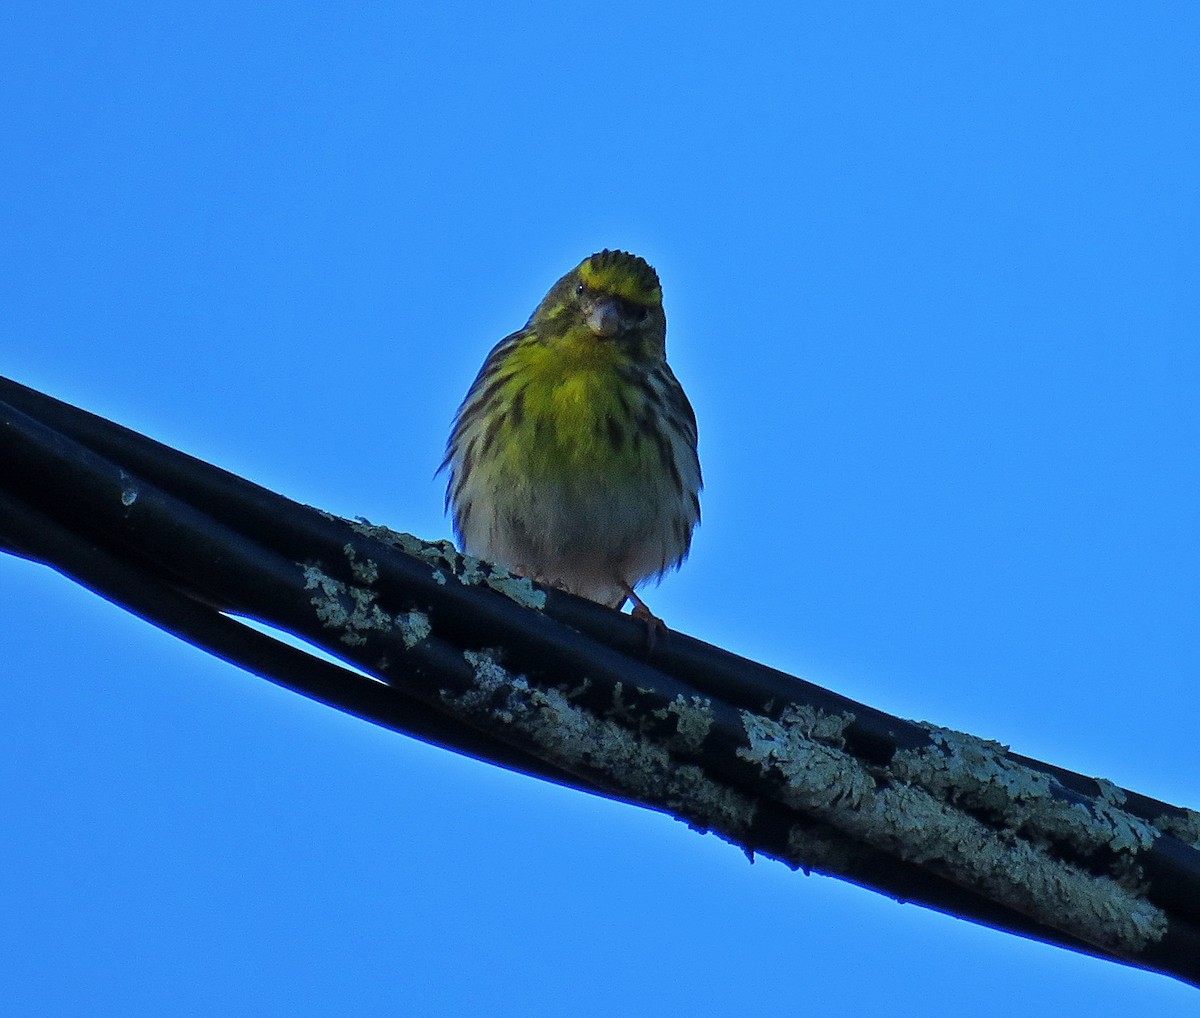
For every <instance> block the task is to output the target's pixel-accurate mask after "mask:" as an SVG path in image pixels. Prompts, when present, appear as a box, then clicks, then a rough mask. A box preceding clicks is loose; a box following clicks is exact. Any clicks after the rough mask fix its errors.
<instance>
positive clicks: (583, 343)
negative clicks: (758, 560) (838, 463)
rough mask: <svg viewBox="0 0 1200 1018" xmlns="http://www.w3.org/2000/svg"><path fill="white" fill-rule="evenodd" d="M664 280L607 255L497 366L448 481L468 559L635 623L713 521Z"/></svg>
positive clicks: (475, 389) (583, 270)
mask: <svg viewBox="0 0 1200 1018" xmlns="http://www.w3.org/2000/svg"><path fill="white" fill-rule="evenodd" d="M666 335H667V319H666V315H665V314H664V313H663V306H662V287H661V286H660V285H659V281H658V274H657V273H656V272H655V271H654V269H652V268H651V267H650V266H649V265H648V264H647V263H646V262H645V261H644V260H642V259H641V258H638V257H637V256H636V255H632V254H628V253H626V252H624V251H607V250H606V251H601V252H599V253H598V254H594V255H592V256H591V257H590V258H586V259H584V261H583V262H581V263H580V264H579V265H578V266H577V267H576V268H574V269H572V270H571V271H570V272H568V273H567V274H566V275H565V276H563V277H562V279H560V280H559V281H558V282H557V283H555V284H554V286H553V287H552V288H551V290H550V292H549V293H548V294H546V297H545V299H544V300H543V301H542V302H541V304H539V305H538V306H537V310H535V311H534V312H533V315H532V317H531V318H530V319H529V321H528V322H527V323H526V324H525V327H524V328H523V329H521V330H520V331H518V332H514V333H513V334H512V335H511V336H508V337H507V338H505V339H502V340H501V341H500V342H499V343H498V344H496V346H495V347H494V348H493V350H492V352H491V353H490V354H488V357H487V360H486V361H484V364H483V368H482V369H481V370H480V372H479V375H478V376H477V377H476V379H475V382H474V384H472V386H471V389H470V391H469V392H468V393H467V397H466V399H464V400H463V403H462V406H460V407H459V409H458V414H457V415H456V416H455V420H454V427H453V430H452V431H451V433H450V440H449V442H448V443H447V446H446V459H445V461H444V462H443V464H442V467H443V468H445V467H449V468H450V473H449V480H448V483H447V486H446V508H447V509H448V510H452V512H453V519H454V530H455V533H456V534H457V536H458V538H459V541H460V543H461V545H462V547H463V548H464V550H465V551H466V552H467V553H468V554H470V555H474V556H476V557H477V558H482V559H486V560H488V561H490V562H495V563H497V564H498V565H502V566H505V567H507V568H508V569H511V570H512V571H513V572H516V573H519V574H521V575H522V576H527V577H530V578H531V579H534V580H537V581H538V582H541V583H545V584H548V585H550V586H556V587H559V588H562V589H565V590H569V591H571V592H572V593H575V594H579V595H581V596H583V597H587V598H590V599H591V600H593V601H599V602H600V603H601V604H605V605H609V606H611V607H613V608H618V609H619V608H620V607H621V606H622V605H623V604H624V603H625V601H626V599H627V598H628V599H632V601H633V604H634V613H635V614H637V615H641V616H644V617H648V618H653V616H652V615H650V612H649V609H647V608H646V606H645V604H644V603H643V602H642V601H641V599H640V598H639V597H638V596H637V595H636V594H635V593H634V587H636V586H637V585H638V584H639V583H641V582H642V581H644V580H647V579H650V578H654V579H658V578H660V577H661V576H662V575H663V574H664V573H665V572H667V570H669V569H673V568H675V567H677V566H679V565H680V563H682V562H683V560H684V558H686V557H687V553H688V549H689V548H690V547H691V543H692V531H693V530H694V529H695V527H696V524H697V523H699V522H700V489H701V486H702V484H701V478H700V460H699V457H698V456H697V454H696V415H695V414H694V413H693V411H692V407H691V404H690V403H689V402H688V399H687V396H685V395H684V392H683V387H682V386H681V385H680V384H679V381H678V380H677V379H676V378H675V375H674V373H673V372H672V371H671V369H670V367H668V366H667V360H666Z"/></svg>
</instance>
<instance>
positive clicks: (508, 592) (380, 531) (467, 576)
mask: <svg viewBox="0 0 1200 1018" xmlns="http://www.w3.org/2000/svg"><path fill="white" fill-rule="evenodd" d="M350 525H351V526H352V527H353V528H354V529H355V530H356V531H357V532H358V533H360V534H362V535H363V536H364V537H369V538H372V539H373V540H376V541H382V542H383V543H385V544H388V545H391V546H392V547H393V548H398V549H399V550H400V551H403V552H405V553H406V554H409V555H412V556H414V557H416V558H419V559H421V560H422V561H423V562H425V563H426V564H428V565H429V566H430V567H431V568H432V570H433V578H434V580H435V581H436V582H437V583H442V584H444V583H446V581H447V575H449V576H453V577H455V578H456V579H457V580H458V581H459V582H460V583H462V584H465V585H467V586H472V587H489V588H491V589H492V590H494V591H496V592H497V593H500V594H503V595H504V596H505V597H507V598H508V599H509V600H511V601H516V602H517V604H520V605H523V606H524V607H526V608H539V609H540V608H544V607H545V606H546V593H545V591H543V590H539V589H538V588H537V587H535V586H534V584H533V582H532V581H531V580H529V579H526V578H525V577H524V576H518V575H517V574H516V573H512V572H509V571H508V570H507V569H503V568H501V567H500V566H496V565H492V564H490V563H487V562H483V561H482V560H480V559H477V558H472V557H471V556H470V555H464V554H462V553H461V552H459V551H458V550H457V549H456V548H455V547H454V545H453V544H451V543H450V542H449V541H423V540H421V539H420V538H419V537H414V536H413V535H412V534H405V533H401V532H400V531H397V530H392V529H390V528H388V527H383V526H377V525H376V524H373V523H370V522H368V521H367V520H356V521H353V522H352V523H351V524H350Z"/></svg>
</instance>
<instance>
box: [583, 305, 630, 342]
mask: <svg viewBox="0 0 1200 1018" xmlns="http://www.w3.org/2000/svg"><path fill="white" fill-rule="evenodd" d="M586 321H587V327H588V328H589V329H591V330H592V332H594V333H595V334H596V335H597V336H603V337H605V338H608V337H609V336H615V335H616V334H617V330H618V329H619V328H620V327H621V312H620V310H619V309H618V308H617V305H616V302H614V301H611V300H609V299H607V298H606V297H601V298H600V299H599V300H597V301H596V303H595V304H594V305H593V307H592V310H591V311H589V312H588V316H587V319H586Z"/></svg>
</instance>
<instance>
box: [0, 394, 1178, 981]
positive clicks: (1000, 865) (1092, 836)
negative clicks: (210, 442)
mask: <svg viewBox="0 0 1200 1018" xmlns="http://www.w3.org/2000/svg"><path fill="white" fill-rule="evenodd" d="M0 400H3V401H5V404H6V405H4V406H0V412H2V415H3V416H2V420H3V425H2V427H0V544H2V545H3V546H5V547H7V548H8V549H9V550H11V551H14V552H15V553H17V554H22V555H25V556H26V557H29V558H32V559H35V560H37V561H42V562H45V563H47V564H50V565H52V566H53V567H54V568H56V569H58V570H60V571H61V572H63V573H64V574H66V575H68V576H71V577H72V578H74V579H77V580H78V581H79V582H81V583H84V584H85V585H87V586H89V587H90V588H91V589H93V590H95V591H97V592H98V593H100V594H102V595H103V596H105V597H107V598H109V599H110V600H113V601H114V602H116V603H118V604H122V605H124V606H125V607H127V608H129V609H130V610H131V611H134V612H136V613H137V614H139V615H141V616H142V617H143V618H146V619H147V620H149V621H151V622H153V623H155V624H156V625H159V626H162V627H163V628H165V629H167V630H168V631H170V632H173V633H175V634H176V635H178V636H180V637H182V638H183V639H186V640H189V641H190V642H192V643H194V644H196V645H197V646H200V647H203V648H205V649H207V650H210V651H211V652H213V653H215V654H218V655H219V656H221V657H223V658H225V659H226V660H228V661H231V662H233V663H236V664H239V665H241V666H243V667H246V668H248V669H250V670H251V671H253V672H255V673H256V674H259V675H263V676H264V677H267V678H269V679H271V680H272V681H275V682H279V683H280V684H282V685H285V686H287V687H288V688H292V689H295V690H297V691H299V692H303V693H305V694H306V695H308V696H312V697H314V698H316V699H319V700H322V701H323V702H326V703H329V704H331V705H332V706H335V707H338V708H340V709H343V710H347V711H350V712H352V713H355V714H357V715H359V716H360V717H363V718H366V719H367V720H370V721H373V722H375V723H378V724H383V725H386V726H388V727H390V728H393V729H395V730H398V731H402V732H405V733H407V734H410V735H413V736H415V737H417V738H421V739H424V740H425V741H429V742H432V743H435V744H437V745H441V746H445V747H447V748H451V749H454V750H456V751H458V752H462V753H467V754H469V755H471V756H475V757H477V758H479V759H484V760H489V761H491V762H494V763H497V764H500V765H502V766H506V767H510V768H513V769H516V770H520V771H523V772H525V773H529V774H532V775H535V776H537V777H541V778H544V779H548V780H552V781H557V782H559V783H562V784H566V785H570V786H573V787H576V788H580V789H582V790H585V791H589V792H593V793H596V794H602V795H606V796H609V797H612V798H616V799H620V800H624V801H627V802H632V803H637V804H640V805H645V806H648V807H650V808H654V809H659V810H663V811H666V812H670V813H672V814H674V815H676V816H678V817H680V818H681V819H684V820H686V821H687V822H689V823H690V824H692V825H693V826H695V827H698V828H702V829H711V830H714V831H716V832H718V833H719V834H721V835H722V836H723V837H725V838H727V839H728V840H730V841H733V842H735V843H736V844H739V845H740V846H742V847H743V848H744V849H746V850H747V851H750V852H762V853H764V854H768V855H771V856H774V857H777V858H780V859H782V860H783V861H785V862H787V863H789V864H790V865H793V866H798V867H804V868H806V869H816V870H819V871H821V872H826V873H832V874H834V875H837V876H840V877H842V878H844V879H848V880H852V881H854V882H856V883H860V884H863V885H864V886H868V887H872V888H874V889H876V890H879V891H882V892H884V893H888V894H891V895H892V896H894V897H897V898H901V899H903V900H912V901H917V902H920V903H922V904H925V905H927V906H929V907H932V908H937V909H939V910H942V911H946V912H949V913H952V914H955V915H960V916H962V917H964V918H968V919H971V920H973V921H976V922H982V923H987V924H989V925H992V926H995V927H997V928H1000V929H1005V930H1009V931H1010V932H1014V933H1019V934H1021V935H1025V936H1031V937H1035V938H1037V939H1041V940H1045V941H1048V942H1051V943H1056V944H1059V945H1061V946H1064V947H1068V948H1071V949H1074V950H1080V951H1084V952H1087V953H1090V954H1094V955H1097V956H1099V957H1106V958H1111V959H1113V960H1119V961H1123V962H1126V963H1129V964H1135V965H1140V966H1142V967H1147V968H1154V969H1158V970H1160V971H1163V972H1167V973H1169V974H1172V975H1175V976H1177V977H1179V978H1181V979H1185V980H1189V981H1193V982H1200V851H1198V850H1197V844H1198V843H1200V818H1198V817H1197V815H1196V814H1194V813H1191V812H1190V811H1187V810H1183V809H1180V808H1178V807H1174V806H1169V805H1167V804H1165V803H1160V802H1157V801H1155V800H1153V799H1150V798H1148V797H1145V796H1140V795H1136V794H1134V793H1130V792H1126V791H1125V790H1123V789H1119V788H1116V787H1115V786H1112V785H1111V784H1108V783H1106V782H1100V781H1097V780H1095V779H1091V778H1087V777H1084V776H1082V775H1077V774H1074V773H1072V772H1069V771H1066V770H1063V769H1061V768H1057V767H1053V766H1051V765H1047V764H1042V763H1040V762H1038V761H1033V760H1030V759H1028V758H1025V757H1021V756H1019V755H1017V754H1013V753H1010V752H1008V751H1007V750H1006V749H1004V748H1003V747H1000V746H998V745H996V744H994V743H988V742H985V741H983V740H979V739H975V738H973V737H971V736H967V735H963V734H961V733H956V732H949V731H946V730H943V729H939V728H937V727H936V726H932V725H926V724H917V723H914V722H908V721H904V720H902V719H899V718H895V717H892V716H890V715H887V714H885V713H883V712H881V711H878V710H875V709H873V708H870V707H868V706H866V705H863V704H859V703H856V702H854V701H852V700H848V699H846V698H844V697H840V696H838V695H837V694H834V693H831V692H829V691H827V690H823V689H821V688H820V687H817V686H814V685H812V684H811V683H807V682H804V681H802V680H799V679H797V678H795V677H793V676H789V675H786V674H784V673H782V672H779V671H776V670H774V669H770V668H767V667H765V666H762V665H758V664H755V663H754V662H750V661H746V660H745V659H742V658H739V657H737V656H735V655H732V654H729V653H728V652H726V651H723V650H720V649H719V648H715V647H711V646H709V645H707V644H705V643H703V642H701V641H698V640H694V639H692V638H690V637H686V636H684V635H683V634H679V633H670V634H668V636H667V637H666V638H665V639H661V640H658V641H656V642H655V644H654V646H653V648H652V649H649V650H648V648H647V641H646V633H645V629H644V628H643V626H642V625H641V623H640V622H638V621H636V620H632V619H630V618H628V617H627V616H622V615H618V614H617V613H615V612H612V611H611V610H608V609H605V608H602V607H600V606H598V605H594V604H591V603H590V602H585V601H581V600H579V599H577V598H574V597H571V596H570V595H567V594H564V593H562V592H559V591H547V590H542V589H540V588H537V587H536V586H534V585H533V584H530V583H528V581H524V580H520V579H519V578H514V577H511V576H509V575H508V574H507V573H504V572H503V571H502V570H496V569H493V568H492V567H490V566H487V565H486V564H485V563H479V562H475V561H474V560H471V559H466V558H464V557H463V556H461V555H459V554H458V553H457V552H456V551H454V549H453V548H451V547H450V546H449V545H446V544H444V543H443V544H428V543H426V542H421V541H418V540H417V539H415V538H411V537H408V536H407V535H402V534H396V533H394V532H392V531H389V530H386V529H385V528H380V527H373V526H371V525H370V524H367V523H365V522H355V521H348V520H342V519H339V518H336V517H332V516H329V515H328V514H325V513H322V512H320V511H319V510H315V509H311V508H308V507H305V506H301V505H298V504H297V503H294V502H291V501H290V500H288V499H286V498H283V497H282V496H279V495H277V494H275V493H273V492H270V491H267V490H266V489H263V488H261V487H259V486H257V485H254V484H252V483H250V482H248V481H245V480H243V479H241V478H238V477H236V476H234V475H232V474H229V473H228V472H226V471H223V470H220V469H219V468H216V467H213V466H211V465H209V464H207V463H204V462H202V461H200V460H197V459H195V458H193V457H190V456H186V455H184V454H182V453H180V452H178V451H176V450H173V449H170V448H168V447H166V446H163V445H161V444H159V443H157V442H154V441H152V440H150V439H147V438H145V437H143V436H140V435H137V434H136V433H134V432H132V431H129V430H128V429H125V428H122V427H120V426H118V425H115V424H112V423H111V422H108V421H104V420H102V419H100V418H98V417H94V416H93V415H91V414H87V413H85V412H84V411H81V410H78V409H76V408H73V407H69V406H67V405H65V404H62V403H60V402H58V401H55V400H53V399H51V398H50V397H47V396H44V395H42V394H40V393H36V392H33V391H32V390H29V389H27V388H24V387H22V386H19V385H17V384H16V383H13V382H9V381H6V380H2V379H0ZM223 613H233V614H237V615H244V616H246V617H248V618H253V619H256V620H259V621H261V622H263V623H266V624H267V625H269V626H273V627H275V628H278V629H283V630H286V631H288V632H291V633H293V634H295V635H297V636H300V637H303V638H304V639H307V640H309V641H310V642H312V643H315V644H317V645H319V646H322V647H324V648H325V649H327V650H329V651H330V652H332V653H334V654H335V655H336V656H338V657H340V658H342V659H343V660H345V661H347V662H350V663H353V664H354V665H355V666H356V667H357V668H359V669H362V670H363V671H365V672H367V673H369V674H371V675H374V676H376V679H377V680H378V681H376V680H373V679H370V678H365V677H363V676H362V675H360V674H358V673H357V672H353V671H350V670H349V669H346V668H341V667H339V666H337V665H334V664H330V663H328V662H324V661H320V660H318V659H316V658H314V657H312V656H311V655H308V654H306V653H304V652H303V651H300V650H297V649H294V648H291V647H288V646H286V645H284V644H281V643H280V642H278V641H276V640H274V639H272V638H271V637H269V636H265V635H263V634H261V633H258V632H255V631H254V630H251V629H249V628H247V627H245V626H243V625H242V624H240V623H238V622H235V621H233V620H231V619H230V618H228V617H227V616H226V615H225V614H223Z"/></svg>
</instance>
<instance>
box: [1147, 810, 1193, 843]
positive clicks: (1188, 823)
mask: <svg viewBox="0 0 1200 1018" xmlns="http://www.w3.org/2000/svg"><path fill="white" fill-rule="evenodd" d="M1154 826H1155V827H1158V828H1159V829H1160V830H1162V831H1165V832H1166V833H1167V834H1170V835H1171V836H1172V837H1175V838H1178V839H1179V840H1180V841H1182V842H1183V843H1184V844H1185V845H1190V846H1191V847H1192V848H1194V849H1196V850H1197V851H1200V813H1197V812H1196V811H1195V810H1191V809H1185V810H1182V811H1181V813H1180V814H1179V815H1178V816H1176V815H1174V814H1164V815H1163V816H1160V817H1157V818H1156V819H1155V821H1154Z"/></svg>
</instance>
